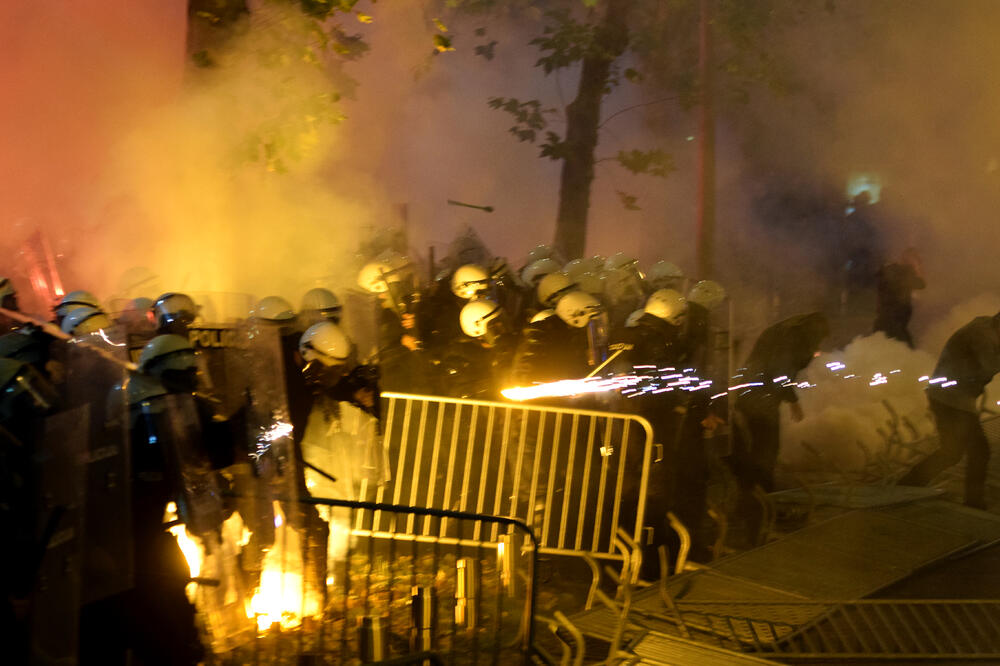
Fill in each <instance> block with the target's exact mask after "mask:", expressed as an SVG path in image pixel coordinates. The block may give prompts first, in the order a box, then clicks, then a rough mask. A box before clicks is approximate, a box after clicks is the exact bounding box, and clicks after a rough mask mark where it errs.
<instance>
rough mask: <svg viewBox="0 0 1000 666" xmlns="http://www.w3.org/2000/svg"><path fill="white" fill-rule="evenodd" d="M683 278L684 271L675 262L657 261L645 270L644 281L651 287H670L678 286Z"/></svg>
mask: <svg viewBox="0 0 1000 666" xmlns="http://www.w3.org/2000/svg"><path fill="white" fill-rule="evenodd" d="M683 280H684V271H682V270H681V269H680V267H679V266H677V264H672V263H670V262H669V261H663V260H660V261H657V262H656V263H655V264H653V265H652V266H650V268H649V270H648V271H646V281H647V282H649V284H650V285H652V287H653V289H670V288H673V287H679V286H680V284H681V282H683Z"/></svg>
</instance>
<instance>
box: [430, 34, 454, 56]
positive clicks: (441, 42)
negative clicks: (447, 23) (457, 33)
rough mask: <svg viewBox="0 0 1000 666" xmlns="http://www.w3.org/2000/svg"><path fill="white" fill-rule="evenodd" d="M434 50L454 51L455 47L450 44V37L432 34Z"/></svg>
mask: <svg viewBox="0 0 1000 666" xmlns="http://www.w3.org/2000/svg"><path fill="white" fill-rule="evenodd" d="M434 50H435V51H436V52H437V53H445V52H446V51H454V50H455V47H454V46H452V45H451V37H445V36H444V35H434Z"/></svg>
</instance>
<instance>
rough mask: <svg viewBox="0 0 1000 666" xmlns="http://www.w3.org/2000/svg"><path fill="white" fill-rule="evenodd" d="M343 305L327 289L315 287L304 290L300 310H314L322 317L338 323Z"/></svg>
mask: <svg viewBox="0 0 1000 666" xmlns="http://www.w3.org/2000/svg"><path fill="white" fill-rule="evenodd" d="M342 310H343V306H342V305H341V304H340V299H338V298H337V295H336V294H334V293H333V292H332V291H330V290H329V289H324V288H323V287H315V288H313V289H310V290H309V291H307V292H306V295H305V296H303V297H302V308H301V311H302V312H316V313H318V314H319V316H320V317H322V318H323V319H326V320H329V321H332V322H333V323H335V324H338V323H340V313H341V311H342Z"/></svg>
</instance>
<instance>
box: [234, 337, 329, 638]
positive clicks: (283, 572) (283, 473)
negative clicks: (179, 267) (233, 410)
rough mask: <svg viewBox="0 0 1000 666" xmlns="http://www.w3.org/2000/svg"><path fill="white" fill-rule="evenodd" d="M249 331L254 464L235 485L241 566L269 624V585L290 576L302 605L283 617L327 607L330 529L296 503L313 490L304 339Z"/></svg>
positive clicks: (246, 358) (249, 455) (246, 356)
mask: <svg viewBox="0 0 1000 666" xmlns="http://www.w3.org/2000/svg"><path fill="white" fill-rule="evenodd" d="M243 330H244V331H245V339H246V340H247V341H248V343H247V345H246V347H245V348H244V349H242V350H241V354H242V359H243V362H244V363H245V365H246V367H247V371H248V376H249V386H248V395H249V405H248V412H247V423H248V428H247V431H248V443H247V452H246V459H247V460H248V461H249V465H245V466H243V467H242V471H241V472H240V473H239V474H238V475H236V476H234V478H233V486H234V491H235V494H236V495H237V500H236V501H237V504H236V506H237V509H238V511H239V513H240V514H241V515H242V517H243V519H244V521H245V522H246V527H247V530H248V531H249V533H250V536H249V542H248V543H247V545H246V546H245V547H244V549H243V558H242V561H243V566H244V569H245V571H246V573H247V579H248V580H249V581H251V582H250V585H249V586H250V587H254V588H256V593H255V595H254V597H253V599H252V600H251V607H252V608H254V613H255V614H256V615H257V618H258V621H259V622H268V620H267V618H269V617H274V616H275V615H274V613H273V611H274V609H265V608H264V605H266V601H267V599H268V598H269V596H270V595H271V594H272V593H273V591H272V590H268V589H267V588H268V586H269V585H272V584H273V582H274V581H282V583H281V584H283V585H287V584H288V583H287V582H284V581H287V580H288V577H289V576H291V577H292V578H293V579H294V578H295V577H297V580H298V583H297V584H296V586H297V587H298V588H300V589H302V591H303V594H302V595H300V596H301V598H300V600H299V602H296V604H295V605H296V606H297V607H296V608H286V609H281V610H282V612H283V611H288V612H291V613H293V614H299V615H300V616H301V615H304V614H306V613H305V609H306V608H310V609H312V608H319V607H322V606H321V603H320V602H321V599H322V595H323V594H324V593H325V581H326V551H327V539H328V535H329V528H328V526H327V522H326V521H324V520H323V519H322V518H321V516H320V514H319V512H318V511H317V509H316V507H315V506H312V505H310V504H308V503H304V502H300V501H298V500H299V498H301V497H305V496H307V495H308V491H307V490H306V480H305V476H304V473H303V464H302V451H301V448H300V446H299V442H298V441H297V439H298V438H297V437H296V431H295V428H301V429H304V428H305V423H306V421H307V419H308V414H309V405H310V402H311V399H312V398H311V394H310V392H309V391H308V389H307V388H306V387H305V384H304V381H303V378H302V374H301V372H300V371H299V369H298V367H297V366H296V365H295V362H294V355H295V353H296V350H297V337H298V336H296V335H294V334H292V335H287V336H285V337H282V336H281V334H280V331H279V330H278V329H277V328H275V327H269V326H266V325H257V324H255V323H254V322H248V323H247V324H246V325H245V326H244V329H243ZM238 467H239V466H234V469H235V468H238ZM298 606H301V607H298ZM310 614H311V613H310ZM280 615H281V612H278V613H277V616H280Z"/></svg>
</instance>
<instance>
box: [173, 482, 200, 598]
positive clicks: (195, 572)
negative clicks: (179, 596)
mask: <svg viewBox="0 0 1000 666" xmlns="http://www.w3.org/2000/svg"><path fill="white" fill-rule="evenodd" d="M175 520H177V504H176V503H175V502H167V506H166V508H165V509H164V512H163V522H165V523H169V522H173V521H175ZM167 531H168V532H170V533H171V534H173V535H174V538H175V539H177V545H178V546H179V547H180V549H181V552H182V553H183V554H184V559H185V560H186V561H187V565H188V571H190V572H191V578H197V577H198V576H200V575H201V567H202V565H203V564H204V563H205V551H204V550H203V549H202V546H201V543H200V541H199V540H198V539H197V538H196V537H195V536H193V535H192V534H191V533H190V532H188V531H187V527H186V526H185V525H184V524H183V523H180V524H177V525H173V526H171V527H168V528H167ZM196 588H197V584H196V583H193V582H192V583H188V584H187V586H186V587H185V589H184V592H185V593H186V594H187V598H188V600H189V601H191V602H193V601H194V593H195V590H196Z"/></svg>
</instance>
